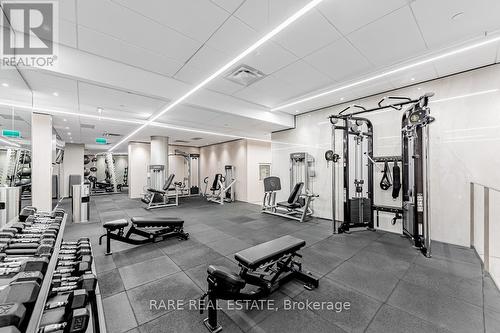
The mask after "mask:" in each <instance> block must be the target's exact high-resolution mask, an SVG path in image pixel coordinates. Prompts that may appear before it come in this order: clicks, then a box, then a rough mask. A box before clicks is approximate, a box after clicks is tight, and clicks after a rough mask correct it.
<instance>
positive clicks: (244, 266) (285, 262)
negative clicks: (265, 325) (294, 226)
mask: <svg viewBox="0 0 500 333" xmlns="http://www.w3.org/2000/svg"><path fill="white" fill-rule="evenodd" d="M305 245H306V242H305V241H304V240H302V239H298V238H295V237H292V236H283V237H280V238H277V239H274V240H272V241H269V242H266V243H262V244H259V245H256V246H254V247H251V248H248V249H246V250H243V251H240V252H238V253H236V254H235V255H234V257H235V259H236V261H238V265H239V266H240V268H241V269H240V272H239V273H234V272H231V271H229V270H227V269H226V268H224V267H219V266H213V265H210V266H209V267H208V270H207V272H208V277H207V281H208V291H207V292H206V293H205V294H204V295H203V296H202V297H201V299H202V300H204V299H205V298H206V297H207V296H208V305H207V304H205V302H201V304H202V307H201V308H200V312H201V313H203V311H204V309H205V308H208V318H206V319H205V320H204V323H205V326H206V327H207V328H208V330H209V331H210V332H219V331H220V330H222V326H220V325H219V323H218V322H217V306H216V304H217V299H225V300H250V301H251V300H258V299H261V298H265V297H268V296H269V295H270V294H271V293H273V292H274V291H276V290H277V289H278V288H279V287H281V286H282V285H283V284H285V283H287V282H289V281H290V280H293V279H298V280H301V281H302V282H304V287H305V288H306V289H308V290H312V289H313V288H317V287H318V286H319V280H318V279H317V278H316V277H314V276H313V275H312V274H311V273H309V272H307V273H305V272H303V271H302V264H301V263H300V262H298V261H297V260H296V257H299V258H301V257H302V256H301V255H300V254H299V253H297V251H299V250H300V249H301V248H303V247H304V246H305ZM246 284H249V285H252V286H255V287H256V289H254V290H248V289H245V291H242V290H243V288H244V287H245V285H246Z"/></svg>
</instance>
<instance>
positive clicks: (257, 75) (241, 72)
mask: <svg viewBox="0 0 500 333" xmlns="http://www.w3.org/2000/svg"><path fill="white" fill-rule="evenodd" d="M225 77H226V79H228V80H230V81H233V82H235V83H238V84H240V85H242V86H245V87H246V86H249V85H251V84H252V83H254V82H256V81H258V80H260V79H262V78H263V77H265V74H264V73H262V72H261V71H259V70H257V69H255V68H252V67H250V66H247V65H240V66H238V67H236V69H234V70H233V71H232V72H230V73H229V74H227V75H226V76H225Z"/></svg>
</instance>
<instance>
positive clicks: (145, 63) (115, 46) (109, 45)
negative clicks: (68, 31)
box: [78, 26, 182, 76]
mask: <svg viewBox="0 0 500 333" xmlns="http://www.w3.org/2000/svg"><path fill="white" fill-rule="evenodd" d="M78 46H79V48H80V49H81V50H84V51H87V52H90V53H93V54H97V55H100V56H102V57H105V58H110V59H113V60H116V61H120V62H123V63H126V64H129V65H132V66H135V67H139V68H143V69H146V70H148V71H152V72H155V73H158V74H162V75H166V76H172V75H173V74H174V73H175V72H176V71H177V70H179V68H181V66H182V62H181V61H178V60H174V59H172V58H169V57H166V56H164V55H161V54H158V53H153V52H150V51H148V50H145V49H143V48H141V47H137V46H135V45H132V44H129V43H126V42H124V41H121V40H119V39H117V38H114V37H112V36H109V35H106V34H102V33H99V32H96V31H94V30H90V29H87V28H85V27H82V26H80V27H79V29H78Z"/></svg>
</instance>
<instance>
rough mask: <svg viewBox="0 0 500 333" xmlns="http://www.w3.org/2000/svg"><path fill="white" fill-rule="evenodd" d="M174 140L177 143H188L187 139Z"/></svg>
mask: <svg viewBox="0 0 500 333" xmlns="http://www.w3.org/2000/svg"><path fill="white" fill-rule="evenodd" d="M174 142H177V143H188V142H189V141H185V140H175V141H174Z"/></svg>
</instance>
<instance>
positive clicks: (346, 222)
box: [325, 105, 373, 233]
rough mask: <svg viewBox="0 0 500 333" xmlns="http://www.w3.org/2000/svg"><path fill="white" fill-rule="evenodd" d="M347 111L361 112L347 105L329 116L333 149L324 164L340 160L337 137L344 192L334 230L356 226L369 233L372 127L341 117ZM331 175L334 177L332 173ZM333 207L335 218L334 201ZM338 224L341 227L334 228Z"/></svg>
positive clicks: (363, 120) (365, 121)
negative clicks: (339, 216) (340, 216)
mask: <svg viewBox="0 0 500 333" xmlns="http://www.w3.org/2000/svg"><path fill="white" fill-rule="evenodd" d="M350 108H361V109H364V108H363V107H361V106H357V105H356V106H350V107H348V108H346V109H344V110H342V111H341V112H340V114H339V115H338V116H330V122H331V123H332V147H333V148H334V150H333V151H331V152H330V151H328V152H327V154H326V155H325V158H326V159H327V161H334V163H337V162H338V161H339V160H340V159H341V158H340V156H339V154H337V150H336V148H337V143H336V139H337V137H338V136H340V137H342V148H341V150H342V155H343V156H342V160H343V180H342V181H341V183H342V185H343V192H344V200H343V212H344V216H343V220H342V221H338V220H337V219H336V218H334V229H335V230H336V232H338V233H343V232H349V230H350V229H351V228H359V227H367V228H369V229H371V230H373V217H372V205H373V167H371V166H370V165H369V164H368V161H367V159H372V158H373V125H372V123H371V121H370V120H368V119H366V118H362V117H359V116H354V115H352V114H349V116H344V115H343V113H344V112H345V111H347V110H349V109H350ZM339 132H340V133H339ZM339 134H340V135H339ZM353 160H354V161H353ZM332 175H333V177H334V178H336V174H335V173H333V174H332ZM334 183H336V181H335V182H334ZM334 193H336V191H334ZM333 206H334V207H333V209H335V211H334V215H336V214H335V213H336V201H334V202H333ZM338 222H341V224H340V226H339V227H338V228H336V225H337V223H338Z"/></svg>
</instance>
